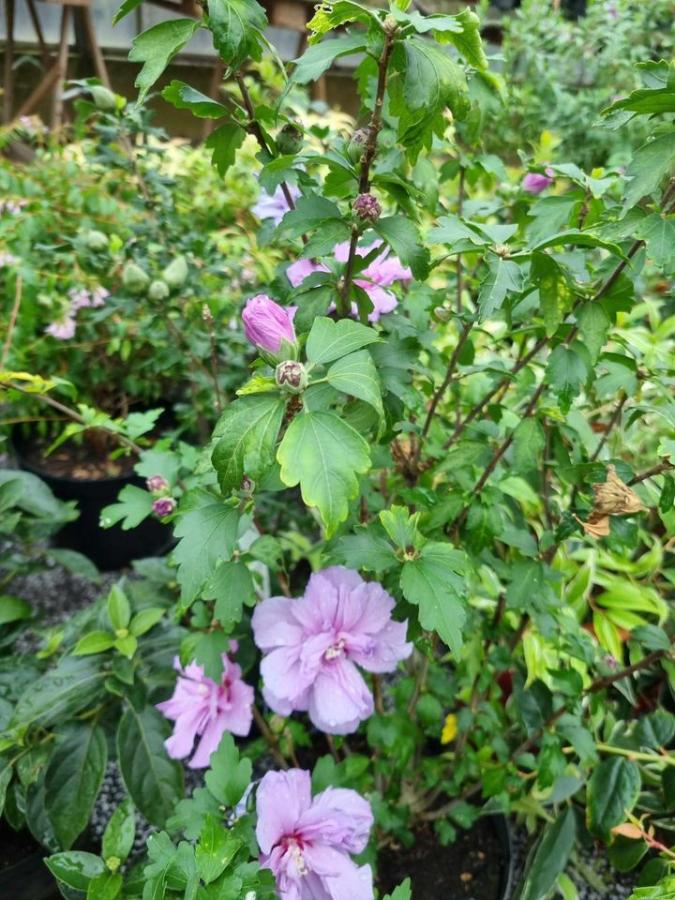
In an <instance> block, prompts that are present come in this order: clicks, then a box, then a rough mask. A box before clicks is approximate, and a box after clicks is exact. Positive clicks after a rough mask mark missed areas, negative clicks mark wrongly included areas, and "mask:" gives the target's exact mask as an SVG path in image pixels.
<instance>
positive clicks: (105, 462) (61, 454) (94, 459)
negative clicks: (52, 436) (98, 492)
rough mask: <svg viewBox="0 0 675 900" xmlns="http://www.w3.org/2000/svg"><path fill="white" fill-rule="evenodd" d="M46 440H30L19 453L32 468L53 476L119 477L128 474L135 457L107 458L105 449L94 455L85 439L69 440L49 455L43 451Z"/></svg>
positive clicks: (88, 478)
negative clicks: (80, 440) (78, 441)
mask: <svg viewBox="0 0 675 900" xmlns="http://www.w3.org/2000/svg"><path fill="white" fill-rule="evenodd" d="M49 443H50V442H47V441H40V440H34V441H32V442H31V443H30V444H26V445H25V446H23V447H22V448H21V452H22V456H23V458H24V460H25V461H26V463H27V464H28V465H29V466H30V467H31V468H32V469H37V470H38V471H40V472H42V473H44V474H45V475H51V476H52V477H54V478H77V479H82V480H83V481H84V480H87V481H96V480H98V479H101V478H119V477H120V476H125V475H131V474H132V472H133V468H134V464H135V462H136V459H135V457H131V456H120V457H118V458H117V459H110V457H109V456H108V454H107V453H104V454H102V455H100V456H99V455H98V454H96V453H95V452H93V450H92V447H91V446H89V445H88V444H87V443H86V442H85V443H82V444H75V443H73V442H72V441H69V442H68V443H65V444H62V445H61V446H60V447H58V448H57V449H56V450H54V452H53V453H50V454H49V456H45V455H44V452H45V450H47V448H48V447H49Z"/></svg>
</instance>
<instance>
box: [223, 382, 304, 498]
mask: <svg viewBox="0 0 675 900" xmlns="http://www.w3.org/2000/svg"><path fill="white" fill-rule="evenodd" d="M285 405H286V404H285V401H284V399H283V398H282V397H280V396H279V395H278V394H266V393H265V394H251V395H248V396H245V397H240V398H239V399H238V400H235V401H234V403H231V404H230V405H229V406H228V407H227V408H226V409H225V411H224V412H223V414H222V416H221V417H220V419H219V420H218V423H217V425H216V427H215V430H214V432H213V436H214V439H217V443H216V445H215V447H214V450H213V453H212V456H211V460H212V462H213V467H214V468H215V470H216V472H217V473H218V483H219V484H220V488H221V490H222V491H223V493H228V492H229V491H232V490H239V489H240V488H241V483H242V479H243V477H244V475H248V476H249V477H250V478H252V479H254V480H257V479H259V478H260V477H261V476H262V475H264V473H265V472H266V470H267V469H268V468H269V467H270V466H271V465H272V463H273V462H274V450H275V447H276V441H277V436H278V434H279V429H280V427H281V422H282V420H283V417H284V409H285Z"/></svg>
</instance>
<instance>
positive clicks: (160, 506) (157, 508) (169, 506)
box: [152, 497, 176, 519]
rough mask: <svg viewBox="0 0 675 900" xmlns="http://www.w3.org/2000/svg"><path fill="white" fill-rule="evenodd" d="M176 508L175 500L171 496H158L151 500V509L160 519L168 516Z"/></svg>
mask: <svg viewBox="0 0 675 900" xmlns="http://www.w3.org/2000/svg"><path fill="white" fill-rule="evenodd" d="M175 508H176V501H175V500H174V498H173V497H158V498H157V499H156V500H153V501H152V511H153V512H154V514H155V515H156V516H158V517H159V518H160V519H164V518H166V517H167V516H170V515H171V513H172V512H173V511H174V509H175Z"/></svg>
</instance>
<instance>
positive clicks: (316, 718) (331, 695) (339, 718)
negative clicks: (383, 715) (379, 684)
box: [309, 657, 373, 734]
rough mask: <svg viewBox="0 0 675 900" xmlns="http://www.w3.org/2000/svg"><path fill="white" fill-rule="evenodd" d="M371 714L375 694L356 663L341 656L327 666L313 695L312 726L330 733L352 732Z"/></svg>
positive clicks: (311, 702) (310, 710)
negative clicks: (372, 693)
mask: <svg viewBox="0 0 675 900" xmlns="http://www.w3.org/2000/svg"><path fill="white" fill-rule="evenodd" d="M372 713H373V698H372V695H371V693H370V691H369V690H368V687H367V685H366V683H365V681H364V680H363V678H362V677H361V675H360V674H359V672H358V670H357V669H356V666H354V664H353V663H351V662H350V661H349V660H348V659H345V658H344V657H343V658H340V657H338V658H336V659H334V660H332V661H331V663H330V665H327V666H324V668H323V669H322V670H321V672H320V673H319V675H318V677H317V679H316V681H315V682H314V686H313V688H312V691H311V694H310V701H309V717H310V719H311V720H312V724H313V725H315V726H316V727H317V728H320V729H321V731H325V732H326V733H328V734H350V733H351V732H352V731H355V730H356V729H357V728H358V726H359V722H361V721H362V720H363V719H367V718H368V717H369V716H370V715H372Z"/></svg>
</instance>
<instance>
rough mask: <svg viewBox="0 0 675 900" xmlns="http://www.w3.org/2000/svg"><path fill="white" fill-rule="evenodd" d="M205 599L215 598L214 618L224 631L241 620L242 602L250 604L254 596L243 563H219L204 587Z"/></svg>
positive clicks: (251, 580) (251, 579)
mask: <svg viewBox="0 0 675 900" xmlns="http://www.w3.org/2000/svg"><path fill="white" fill-rule="evenodd" d="M204 597H205V598H206V599H207V600H212V599H213V600H215V601H216V603H215V606H214V610H213V614H214V618H215V619H217V620H218V622H220V623H221V625H222V626H223V628H225V630H226V631H230V630H231V629H232V628H233V627H234V626H235V625H236V624H237V623H238V622H240V621H241V616H242V611H243V604H244V603H246V604H247V605H249V604H250V602H251V600H252V599H253V598H255V585H254V584H253V578H252V577H251V573H250V572H249V570H248V568H247V566H246V564H245V563H243V562H241V560H238V561H237V562H233V561H230V562H224V563H221V564H220V565H219V566H218V568H217V569H216V571H215V572H214V574H213V577H212V578H211V580H210V581H209V583H208V584H207V586H206V588H205V589H204Z"/></svg>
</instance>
